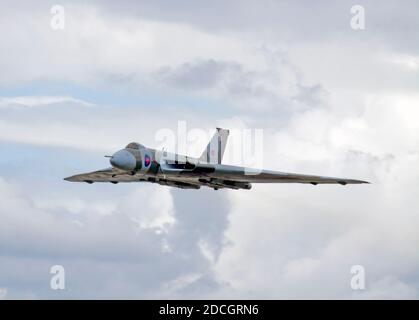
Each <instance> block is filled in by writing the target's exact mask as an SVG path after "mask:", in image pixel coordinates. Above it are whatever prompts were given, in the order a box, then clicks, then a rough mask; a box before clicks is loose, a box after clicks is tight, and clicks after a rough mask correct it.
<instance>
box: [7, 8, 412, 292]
mask: <svg viewBox="0 0 419 320" xmlns="http://www.w3.org/2000/svg"><path fill="white" fill-rule="evenodd" d="M54 5H59V6H60V7H59V8H60V9H59V10H61V9H63V10H64V11H63V13H64V16H63V17H64V20H60V23H61V22H63V21H64V24H63V25H62V28H61V25H58V27H57V24H56V22H57V20H54V19H56V17H57V16H56V14H57V11H55V9H53V8H54ZM354 5H361V6H362V8H363V9H364V12H365V25H364V28H363V29H360V30H355V29H354V28H353V25H351V21H352V19H353V17H354V13H353V12H351V8H352V7H353V6H354ZM60 12H61V11H60ZM418 12H419V3H418V2H417V1H404V2H403V3H400V2H398V1H391V0H386V1H380V4H378V3H377V2H376V1H346V0H345V1H339V2H336V1H316V2H313V1H302V0H301V1H273V0H262V1H250V0H242V1H238V0H231V1H211V2H209V1H197V0H195V1H192V0H180V1H176V2H174V1H163V0H157V1H118V2H115V1H89V2H85V1H57V2H51V1H44V0H41V1H36V2H30V1H9V0H4V1H2V2H1V4H0V30H1V31H0V34H1V39H2V40H1V41H0V155H1V157H0V298H5V299H9V298H10V299H13V298H19V299H63V298H70V299H74V298H76V299H83V298H91V299H96V298H130V299H132V298H135V299H136V298H138V299H153V298H156V299H168V298H175V299H187V298H199V299H262V298H265V299H327V298H332V299H401V298H406V299H417V298H418V297H419V271H418V270H419V253H418V251H417V246H418V244H419V233H418V232H417V230H418V228H419V214H418V212H419V199H418V197H417V195H418V191H419V187H418V181H419V166H418V161H419V94H418V91H417V88H418V85H419V43H418V41H417V30H418V28H419V19H418ZM60 17H62V16H60ZM60 19H61V18H60ZM179 123H181V124H183V125H186V127H187V130H193V129H198V130H203V131H204V132H208V133H211V132H213V131H211V130H214V128H215V127H217V126H220V127H224V128H228V129H231V130H232V137H231V141H230V143H229V144H228V145H227V148H230V149H231V148H234V147H235V146H234V143H233V142H234V141H239V140H237V139H236V140H235V139H234V138H235V136H236V138H237V137H239V136H240V133H241V132H243V131H244V130H250V131H252V132H255V130H261V132H263V141H262V147H263V148H262V151H261V152H260V154H262V156H263V157H262V158H263V162H262V163H258V164H259V165H260V167H264V168H266V169H273V170H280V171H286V172H287V171H289V172H298V173H307V174H319V175H331V176H338V177H339V176H342V177H348V178H355V179H362V180H368V181H370V182H371V184H370V185H359V186H358V185H354V186H345V187H342V186H335V185H331V186H326V185H325V186H311V185H308V186H306V185H287V184H276V185H275V184H272V185H254V186H253V188H252V190H250V191H247V190H239V191H235V190H222V191H221V190H219V191H214V190H210V189H205V188H202V189H201V190H178V189H171V188H170V187H165V186H158V185H157V186H155V185H149V184H140V183H138V184H118V185H113V184H109V185H108V184H93V185H87V184H79V183H69V182H67V181H64V180H63V178H64V177H67V176H70V175H73V174H76V173H81V172H88V171H92V170H98V169H102V168H106V167H109V163H108V161H107V159H106V158H104V155H107V154H112V153H113V152H115V151H116V150H118V149H121V148H123V147H124V146H125V145H127V144H128V143H129V142H131V141H137V142H140V143H142V144H144V145H146V146H149V147H151V148H161V147H163V145H162V141H159V139H158V134H159V133H161V132H162V130H171V131H172V132H174V133H179V134H180V132H179ZM166 147H167V148H168V149H171V148H172V149H173V148H174V146H173V145H169V146H166ZM204 147H205V141H195V142H193V143H192V142H191V143H190V144H189V145H188V146H187V150H186V151H187V153H188V154H190V155H192V156H199V154H200V150H202V149H203V148H204ZM236 147H237V146H236ZM244 150H246V152H244V154H243V155H242V157H240V158H239V159H237V158H234V157H227V159H226V163H230V164H236V165H248V164H249V163H248V162H249V161H247V160H246V159H253V158H254V157H255V154H254V153H255V152H254V151H253V153H252V150H249V148H246V149H244ZM226 152H227V153H228V151H226ZM55 265H60V266H62V267H63V268H64V270H65V289H64V290H53V289H52V288H51V286H50V281H51V278H52V277H53V274H51V272H50V271H51V267H52V266H55ZM353 266H361V267H362V269H363V270H364V275H365V287H364V288H361V289H359V288H358V290H356V289H354V288H353V287H352V286H351V281H352V279H353V277H354V274H352V273H351V268H352V267H353Z"/></svg>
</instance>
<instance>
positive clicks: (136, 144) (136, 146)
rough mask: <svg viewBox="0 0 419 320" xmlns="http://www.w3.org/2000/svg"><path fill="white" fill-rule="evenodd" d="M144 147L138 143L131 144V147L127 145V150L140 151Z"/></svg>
mask: <svg viewBox="0 0 419 320" xmlns="http://www.w3.org/2000/svg"><path fill="white" fill-rule="evenodd" d="M142 146H143V145H141V144H139V143H137V142H131V143H130V144H129V145H127V146H126V147H125V148H127V149H136V150H139V149H140V148H141V147H142Z"/></svg>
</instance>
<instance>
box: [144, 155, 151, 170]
mask: <svg viewBox="0 0 419 320" xmlns="http://www.w3.org/2000/svg"><path fill="white" fill-rule="evenodd" d="M150 163H151V159H150V156H149V155H148V154H146V155H144V166H145V167H149V166H150Z"/></svg>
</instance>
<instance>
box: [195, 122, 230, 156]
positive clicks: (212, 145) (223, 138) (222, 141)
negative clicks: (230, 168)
mask: <svg viewBox="0 0 419 320" xmlns="http://www.w3.org/2000/svg"><path fill="white" fill-rule="evenodd" d="M229 133H230V132H229V131H228V130H226V129H221V128H217V131H216V132H215V134H214V135H213V136H212V139H211V141H210V142H209V143H208V145H207V147H206V148H205V150H204V152H203V153H202V155H201V156H200V157H199V160H200V161H202V162H207V163H213V164H216V163H218V164H220V163H221V161H222V159H223V155H224V150H225V148H226V145H227V138H228V135H229Z"/></svg>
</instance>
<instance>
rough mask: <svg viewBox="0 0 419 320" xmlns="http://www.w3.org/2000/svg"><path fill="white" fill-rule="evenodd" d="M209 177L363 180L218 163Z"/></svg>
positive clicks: (329, 181)
mask: <svg viewBox="0 0 419 320" xmlns="http://www.w3.org/2000/svg"><path fill="white" fill-rule="evenodd" d="M210 176H211V177H213V178H216V179H220V180H224V181H237V182H248V183H307V184H313V185H317V184H341V185H346V184H362V183H369V182H367V181H363V180H356V179H347V178H336V177H326V176H316V175H305V174H297V173H286V172H278V171H270V170H255V169H249V168H244V167H236V166H228V165H220V166H217V167H216V169H215V171H214V172H213V173H211V174H210Z"/></svg>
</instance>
